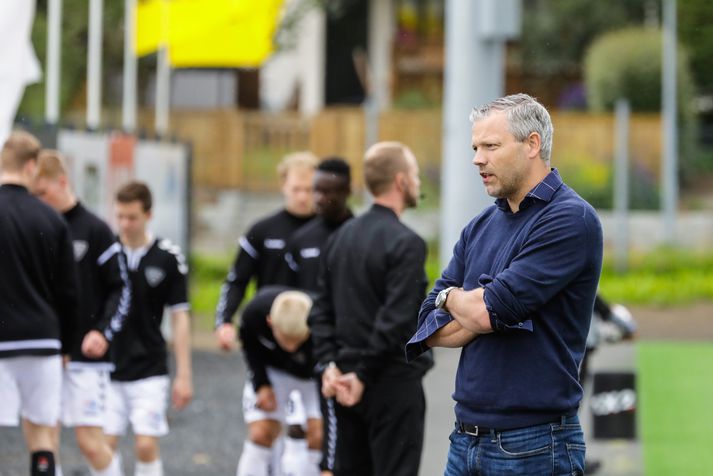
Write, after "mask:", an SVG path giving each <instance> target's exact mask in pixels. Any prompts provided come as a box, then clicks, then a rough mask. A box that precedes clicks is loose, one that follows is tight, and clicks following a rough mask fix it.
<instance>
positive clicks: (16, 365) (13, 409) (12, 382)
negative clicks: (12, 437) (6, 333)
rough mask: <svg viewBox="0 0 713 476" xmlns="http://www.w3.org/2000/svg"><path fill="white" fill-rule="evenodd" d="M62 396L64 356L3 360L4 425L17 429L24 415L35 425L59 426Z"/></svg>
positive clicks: (0, 399)
mask: <svg viewBox="0 0 713 476" xmlns="http://www.w3.org/2000/svg"><path fill="white" fill-rule="evenodd" d="M61 394H62V357H61V356H59V355H50V356H19V357H7V358H2V359H0V425H2V426H17V425H18V424H19V423H20V418H19V417H20V416H22V418H25V419H27V420H29V421H30V422H32V423H34V424H35V425H45V426H55V425H56V424H57V422H58V421H59V414H60V395H61Z"/></svg>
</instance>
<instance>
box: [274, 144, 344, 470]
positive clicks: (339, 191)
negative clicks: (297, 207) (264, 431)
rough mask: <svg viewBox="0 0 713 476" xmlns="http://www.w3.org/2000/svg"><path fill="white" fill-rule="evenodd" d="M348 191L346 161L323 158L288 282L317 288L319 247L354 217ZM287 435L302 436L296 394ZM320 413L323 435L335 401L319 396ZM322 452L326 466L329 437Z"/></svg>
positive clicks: (290, 255) (290, 252)
mask: <svg viewBox="0 0 713 476" xmlns="http://www.w3.org/2000/svg"><path fill="white" fill-rule="evenodd" d="M350 194H351V169H350V167H349V164H348V163H347V162H346V161H345V160H343V159H341V158H338V157H330V158H327V159H324V160H322V161H321V162H320V163H319V165H318V166H317V171H316V172H315V174H314V205H315V211H316V212H317V216H316V217H314V218H313V219H312V220H311V221H310V222H309V223H307V224H306V225H304V226H303V227H302V228H300V229H299V230H297V231H296V232H295V233H294V234H293V235H292V237H291V238H290V239H289V242H288V245H287V253H285V260H286V261H287V264H288V265H289V270H288V283H289V285H290V286H295V287H297V288H300V289H304V290H309V291H317V289H318V287H317V278H318V276H319V262H320V256H321V253H322V248H323V247H324V245H325V243H326V242H327V240H328V239H329V237H330V236H331V235H332V233H334V232H335V231H336V230H338V229H339V227H340V226H342V224H344V222H346V221H347V220H349V219H350V218H352V217H353V214H352V212H351V210H350V209H349V206H348V205H347V200H348V199H349V195H350ZM291 405H292V409H293V410H294V411H293V412H292V413H291V415H290V418H289V419H288V420H289V421H288V423H289V425H290V426H289V432H288V433H289V434H290V436H291V437H293V438H299V437H301V436H303V435H304V430H303V428H302V426H303V425H304V423H305V421H304V418H303V417H302V415H303V413H304V412H303V411H302V404H301V402H300V400H299V398H298V397H296V398H293V399H292V402H291ZM320 405H321V408H322V414H323V415H324V416H325V420H324V422H325V425H324V429H323V430H324V434H327V435H328V434H329V430H330V428H332V429H333V426H330V425H329V421H332V420H333V419H334V418H335V417H334V402H333V401H329V400H326V399H321V401H320ZM287 441H288V443H290V440H287ZM322 451H323V453H324V456H323V461H322V467H323V469H325V470H326V469H327V461H329V460H330V459H333V457H334V452H333V446H330V445H329V444H328V439H324V440H323V447H322Z"/></svg>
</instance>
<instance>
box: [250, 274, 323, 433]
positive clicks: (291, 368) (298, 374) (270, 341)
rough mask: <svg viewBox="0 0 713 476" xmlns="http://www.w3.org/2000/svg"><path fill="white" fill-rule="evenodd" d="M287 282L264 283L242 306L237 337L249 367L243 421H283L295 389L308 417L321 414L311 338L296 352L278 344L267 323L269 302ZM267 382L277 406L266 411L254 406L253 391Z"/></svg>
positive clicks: (287, 289) (284, 287) (284, 289)
mask: <svg viewBox="0 0 713 476" xmlns="http://www.w3.org/2000/svg"><path fill="white" fill-rule="evenodd" d="M290 289H291V288H289V287H286V286H265V287H263V288H262V289H261V290H260V291H258V292H257V293H256V294H255V297H254V298H253V300H252V301H250V303H248V305H247V306H246V307H245V310H244V311H243V314H242V318H241V321H240V340H241V341H242V343H243V353H244V355H245V360H246V361H247V364H248V369H249V371H250V380H249V381H246V382H245V389H244V392H243V412H244V416H245V421H246V422H247V423H250V422H252V421H256V420H265V419H275V420H277V421H281V422H283V423H284V422H285V417H286V410H287V405H288V400H289V396H290V392H292V391H293V390H297V391H298V392H299V393H300V394H301V397H302V402H303V405H304V411H305V414H306V417H307V418H321V414H320V410H319V399H318V395H317V386H316V383H315V381H314V380H313V378H312V377H313V375H314V363H313V361H312V342H311V340H310V339H307V341H306V342H305V343H304V344H302V345H301V346H300V347H299V348H298V349H297V350H296V351H295V352H287V351H285V350H284V349H283V348H282V347H280V346H279V344H278V343H277V341H276V340H275V337H274V335H273V333H272V329H271V328H270V326H269V325H268V323H267V316H268V315H269V314H270V309H271V308H272V303H273V302H274V300H275V298H276V297H277V296H278V295H279V294H280V293H282V292H285V291H289V290H290ZM264 385H270V386H272V388H273V391H274V392H275V398H276V400H277V409H276V410H275V411H274V412H265V411H263V410H260V409H259V408H257V407H256V406H255V392H257V390H258V389H259V388H260V387H262V386H264Z"/></svg>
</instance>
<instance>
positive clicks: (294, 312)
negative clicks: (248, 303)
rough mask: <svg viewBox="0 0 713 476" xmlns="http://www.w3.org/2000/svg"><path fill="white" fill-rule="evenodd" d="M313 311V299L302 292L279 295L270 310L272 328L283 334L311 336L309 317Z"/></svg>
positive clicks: (296, 336) (286, 292)
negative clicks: (311, 310)
mask: <svg viewBox="0 0 713 476" xmlns="http://www.w3.org/2000/svg"><path fill="white" fill-rule="evenodd" d="M310 309H312V299H311V298H310V297H309V296H308V295H307V294H305V293H303V292H302V291H283V292H281V293H280V294H278V295H277V297H276V298H275V300H274V301H273V302H272V307H271V308H270V321H271V322H272V327H273V328H274V329H277V330H278V331H280V332H281V333H282V334H284V335H286V336H289V337H295V338H304V337H306V336H307V335H309V327H308V326H307V316H309V311H310Z"/></svg>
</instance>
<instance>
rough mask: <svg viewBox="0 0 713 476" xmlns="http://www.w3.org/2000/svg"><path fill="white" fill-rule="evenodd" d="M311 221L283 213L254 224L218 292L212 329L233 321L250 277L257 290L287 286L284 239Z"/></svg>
mask: <svg viewBox="0 0 713 476" xmlns="http://www.w3.org/2000/svg"><path fill="white" fill-rule="evenodd" d="M311 219H312V215H310V216H308V217H298V216H295V215H292V214H291V213H289V212H288V211H287V210H284V209H283V210H280V211H279V212H277V213H275V214H274V215H270V216H269V217H267V218H264V219H262V220H260V221H259V222H257V223H256V224H255V225H253V226H252V228H250V230H248V232H247V233H246V235H245V236H243V237H241V238H240V240H239V243H240V247H239V248H238V253H237V256H236V258H235V262H234V263H233V267H232V268H231V270H230V272H229V273H228V276H227V277H226V278H225V282H224V283H223V287H222V288H221V290H220V299H219V301H218V306H217V309H216V311H215V325H216V327H217V326H219V325H221V324H225V323H229V322H232V321H233V315H234V314H235V312H236V311H237V310H238V307H240V303H241V302H242V301H243V297H245V290H246V289H247V287H248V283H250V280H251V279H252V277H253V276H256V277H257V288H258V289H260V288H261V287H263V286H265V285H268V284H287V270H288V267H287V262H286V261H285V245H286V243H287V239H288V238H289V237H290V236H291V235H292V234H293V233H294V232H295V230H297V229H298V228H300V227H301V226H302V225H304V224H305V223H307V222H308V221H309V220H311Z"/></svg>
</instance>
